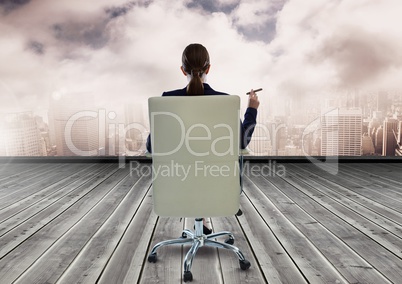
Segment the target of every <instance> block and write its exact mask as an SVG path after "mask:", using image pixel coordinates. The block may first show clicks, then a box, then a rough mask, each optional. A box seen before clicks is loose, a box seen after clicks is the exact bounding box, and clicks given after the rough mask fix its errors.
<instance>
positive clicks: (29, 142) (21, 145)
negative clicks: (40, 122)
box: [0, 112, 46, 156]
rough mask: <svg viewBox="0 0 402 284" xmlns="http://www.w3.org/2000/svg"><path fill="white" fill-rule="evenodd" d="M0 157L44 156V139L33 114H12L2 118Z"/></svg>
mask: <svg viewBox="0 0 402 284" xmlns="http://www.w3.org/2000/svg"><path fill="white" fill-rule="evenodd" d="M0 129H1V134H0V135H1V137H0V155H2V156H42V155H44V154H46V152H45V153H44V152H43V147H42V139H41V136H40V132H39V129H38V126H37V124H36V119H35V117H34V116H33V114H32V113H31V112H21V113H11V114H6V115H3V116H2V117H1V118H0Z"/></svg>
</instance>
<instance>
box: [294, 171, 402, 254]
mask: <svg viewBox="0 0 402 284" xmlns="http://www.w3.org/2000/svg"><path fill="white" fill-rule="evenodd" d="M289 167H292V168H291V172H292V174H293V173H294V174H295V175H296V176H297V177H299V178H300V179H303V181H304V182H307V183H308V184H309V185H311V186H313V187H314V188H316V189H317V190H318V191H320V193H319V194H317V196H319V195H320V194H325V195H327V196H329V197H330V198H332V199H334V200H336V201H337V202H339V203H341V204H342V205H343V206H345V207H347V208H349V209H350V210H353V211H354V212H356V213H357V214H359V215H361V216H363V217H364V218H366V219H367V220H369V221H370V222H372V223H375V224H376V225H378V226H380V227H381V228H383V229H384V230H386V232H384V230H381V229H380V230H377V229H376V228H371V229H369V232H367V230H366V225H363V227H362V229H361V230H363V231H366V233H367V234H368V235H376V234H381V235H383V236H385V235H387V234H388V233H390V234H392V235H393V236H395V237H398V238H402V235H401V233H402V225H401V224H402V214H401V213H398V212H395V211H394V210H392V209H390V208H388V207H385V206H383V205H381V204H378V203H377V202H375V201H372V200H370V199H367V198H365V197H363V196H360V195H358V194H353V193H352V192H351V191H350V190H348V189H347V188H344V187H342V186H340V185H338V184H335V183H332V182H330V181H328V180H326V179H323V178H322V177H320V176H318V175H314V174H313V173H312V172H311V171H308V170H306V169H304V168H303V167H301V166H298V165H291V166H290V165H288V168H289ZM354 221H355V220H354ZM398 242H399V241H398ZM391 243H392V241H391ZM398 253H400V252H399V250H398Z"/></svg>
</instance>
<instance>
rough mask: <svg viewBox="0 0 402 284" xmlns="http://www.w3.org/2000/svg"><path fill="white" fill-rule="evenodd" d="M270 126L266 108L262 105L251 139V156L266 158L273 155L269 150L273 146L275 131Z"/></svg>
mask: <svg viewBox="0 0 402 284" xmlns="http://www.w3.org/2000/svg"><path fill="white" fill-rule="evenodd" d="M269 127H270V124H268V123H267V121H266V108H265V105H262V104H261V105H260V107H259V109H258V116H257V125H256V127H255V128H254V133H253V136H252V138H251V141H250V144H249V145H248V148H249V149H250V150H251V154H253V155H255V156H264V155H269V154H271V153H270V151H269V149H271V148H272V147H271V145H272V144H273V142H272V141H273V140H272V139H273V136H274V135H275V134H274V133H273V132H274V131H273V130H274V129H272V128H269Z"/></svg>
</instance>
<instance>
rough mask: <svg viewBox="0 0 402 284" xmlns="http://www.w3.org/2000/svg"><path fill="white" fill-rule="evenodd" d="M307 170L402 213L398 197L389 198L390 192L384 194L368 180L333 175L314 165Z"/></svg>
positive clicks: (344, 175)
mask: <svg viewBox="0 0 402 284" xmlns="http://www.w3.org/2000/svg"><path fill="white" fill-rule="evenodd" d="M306 168H308V169H311V170H312V171H315V174H317V175H319V176H321V177H323V178H325V179H327V180H329V181H331V182H334V183H336V184H339V185H341V186H343V187H345V188H348V189H349V190H351V191H352V192H354V193H356V194H359V195H362V196H364V197H365V198H367V199H371V200H375V201H376V202H378V203H380V204H382V205H384V206H387V207H389V208H390V209H392V210H395V211H397V212H399V213H402V201H401V200H400V198H398V197H391V196H389V192H388V193H387V194H384V193H383V192H382V191H381V190H379V187H378V186H376V185H375V184H372V182H370V181H367V180H361V179H360V180H359V179H355V178H354V177H353V176H351V175H350V174H347V173H339V174H338V175H332V174H330V173H328V172H326V171H322V170H320V169H318V168H317V167H315V166H314V165H311V164H309V165H306Z"/></svg>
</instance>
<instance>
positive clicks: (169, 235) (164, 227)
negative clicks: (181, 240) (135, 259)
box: [139, 217, 184, 284]
mask: <svg viewBox="0 0 402 284" xmlns="http://www.w3.org/2000/svg"><path fill="white" fill-rule="evenodd" d="M183 228H184V222H183V221H182V222H179V219H178V218H166V217H159V218H158V222H157V225H156V227H155V230H154V234H153V236H152V241H151V243H150V244H151V246H150V247H149V249H148V252H147V255H146V257H148V255H149V253H150V251H151V249H152V247H153V246H154V245H156V244H157V243H159V242H161V241H166V240H171V239H175V238H178V237H180V235H181V232H182V230H183ZM182 251H183V248H182V246H165V247H161V248H159V249H158V251H157V255H158V257H157V262H156V263H149V262H148V261H146V262H145V265H144V268H143V271H142V274H141V279H140V282H139V283H140V284H152V283H182V273H183V272H182V266H183V265H182Z"/></svg>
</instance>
